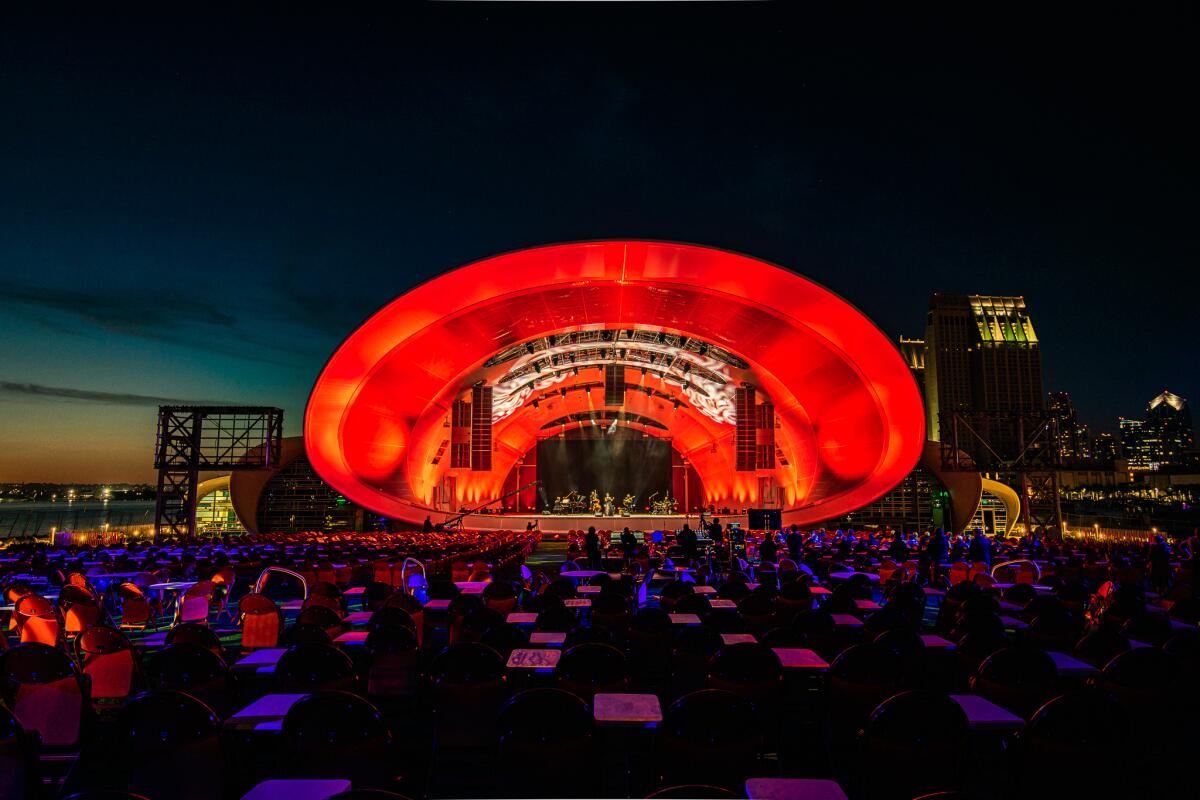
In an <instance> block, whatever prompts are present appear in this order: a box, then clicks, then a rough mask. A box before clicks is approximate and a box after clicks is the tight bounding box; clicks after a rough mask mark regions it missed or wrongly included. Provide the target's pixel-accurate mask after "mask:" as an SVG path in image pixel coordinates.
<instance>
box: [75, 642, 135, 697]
mask: <svg viewBox="0 0 1200 800" xmlns="http://www.w3.org/2000/svg"><path fill="white" fill-rule="evenodd" d="M75 653H76V660H77V661H78V662H79V666H80V669H82V670H83V674H84V675H87V676H88V678H90V679H91V682H92V686H91V698H92V700H124V699H125V698H127V697H129V696H130V695H131V694H132V693H133V688H134V683H135V681H136V679H137V677H138V665H137V659H135V658H134V654H133V646H132V645H131V644H130V643H129V640H128V639H127V638H125V636H124V635H123V634H122V633H121V632H120V631H117V630H114V629H113V628H109V627H107V626H104V625H96V626H93V627H91V628H88V629H87V630H86V631H84V632H83V633H81V634H80V635H79V638H77V639H76V640H75Z"/></svg>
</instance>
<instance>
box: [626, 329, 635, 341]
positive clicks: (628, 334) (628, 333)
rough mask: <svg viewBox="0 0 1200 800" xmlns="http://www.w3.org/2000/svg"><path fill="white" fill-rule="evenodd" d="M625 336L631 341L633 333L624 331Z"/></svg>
mask: <svg viewBox="0 0 1200 800" xmlns="http://www.w3.org/2000/svg"><path fill="white" fill-rule="evenodd" d="M625 335H626V336H628V337H629V340H630V341H633V331H625Z"/></svg>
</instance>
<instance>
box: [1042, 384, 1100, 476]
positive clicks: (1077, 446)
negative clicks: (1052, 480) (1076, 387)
mask: <svg viewBox="0 0 1200 800" xmlns="http://www.w3.org/2000/svg"><path fill="white" fill-rule="evenodd" d="M1046 410H1047V411H1049V412H1050V413H1051V414H1053V415H1054V417H1055V419H1057V420H1058V434H1057V439H1056V442H1055V444H1056V445H1057V446H1058V455H1059V458H1060V459H1061V460H1062V461H1063V463H1066V464H1072V463H1080V462H1085V461H1090V460H1092V452H1091V433H1090V431H1089V430H1088V426H1087V425H1085V424H1083V423H1082V422H1080V421H1079V415H1078V414H1077V413H1076V411H1075V404H1074V403H1072V402H1071V395H1070V394H1068V393H1067V392H1050V394H1049V395H1047V403H1046Z"/></svg>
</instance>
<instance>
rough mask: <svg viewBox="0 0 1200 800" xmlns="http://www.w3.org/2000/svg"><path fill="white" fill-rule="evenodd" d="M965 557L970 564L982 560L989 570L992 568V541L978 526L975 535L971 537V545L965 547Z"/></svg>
mask: <svg viewBox="0 0 1200 800" xmlns="http://www.w3.org/2000/svg"><path fill="white" fill-rule="evenodd" d="M967 557H968V558H969V559H970V560H971V563H972V564H975V563H980V562H982V563H984V564H987V566H988V569H989V570H990V569H991V568H992V541H991V540H990V539H988V537H987V534H985V533H984V532H983V531H981V530H979V528H976V529H975V535H974V536H973V537H971V546H970V547H969V548H967Z"/></svg>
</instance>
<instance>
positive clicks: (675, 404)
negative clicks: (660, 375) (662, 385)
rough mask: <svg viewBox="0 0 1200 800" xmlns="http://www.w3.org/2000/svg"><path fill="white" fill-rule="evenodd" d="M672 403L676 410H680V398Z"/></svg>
mask: <svg viewBox="0 0 1200 800" xmlns="http://www.w3.org/2000/svg"><path fill="white" fill-rule="evenodd" d="M671 405H673V406H675V410H676V411H678V410H679V401H678V400H674V401H672V403H671Z"/></svg>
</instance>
